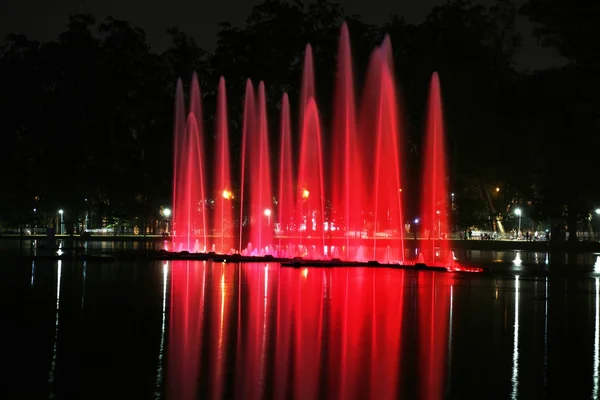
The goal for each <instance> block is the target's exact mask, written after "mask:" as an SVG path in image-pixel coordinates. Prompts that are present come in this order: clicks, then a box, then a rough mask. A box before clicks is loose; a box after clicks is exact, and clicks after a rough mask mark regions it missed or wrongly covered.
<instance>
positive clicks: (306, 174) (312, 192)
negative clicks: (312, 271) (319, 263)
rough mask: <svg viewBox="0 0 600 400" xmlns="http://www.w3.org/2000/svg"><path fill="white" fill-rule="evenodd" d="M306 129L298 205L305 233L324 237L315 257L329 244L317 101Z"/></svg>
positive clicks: (312, 102)
mask: <svg viewBox="0 0 600 400" xmlns="http://www.w3.org/2000/svg"><path fill="white" fill-rule="evenodd" d="M302 126H303V129H302V133H301V136H300V140H301V143H302V144H301V148H300V171H299V178H298V184H299V188H298V191H297V197H296V198H297V204H298V211H299V213H300V225H301V228H300V229H302V225H303V226H304V234H305V235H307V236H312V235H315V236H319V237H321V238H322V243H321V247H320V248H319V249H318V250H314V251H313V249H311V250H309V254H311V258H313V257H314V258H320V257H322V256H323V251H322V249H324V247H325V231H324V229H323V226H324V225H323V224H324V221H325V218H324V216H325V203H324V197H325V193H324V182H323V164H322V163H323V153H322V149H321V143H322V141H321V125H320V121H319V112H318V110H317V103H315V100H314V99H312V98H311V99H309V100H308V103H307V105H306V111H305V114H304V123H303V125H302Z"/></svg>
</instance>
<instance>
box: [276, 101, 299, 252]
mask: <svg viewBox="0 0 600 400" xmlns="http://www.w3.org/2000/svg"><path fill="white" fill-rule="evenodd" d="M290 125H291V124H290V102H289V99H288V95H287V93H284V94H283V98H282V100H281V139H280V140H281V143H280V150H279V198H278V219H279V232H278V236H279V251H278V252H279V255H280V256H288V257H291V256H293V254H287V252H282V251H283V247H282V246H284V247H286V248H289V245H290V244H292V243H291V242H290V234H291V233H292V232H295V229H294V228H295V225H294V180H293V171H292V135H291V128H290ZM282 237H285V238H286V239H285V241H282Z"/></svg>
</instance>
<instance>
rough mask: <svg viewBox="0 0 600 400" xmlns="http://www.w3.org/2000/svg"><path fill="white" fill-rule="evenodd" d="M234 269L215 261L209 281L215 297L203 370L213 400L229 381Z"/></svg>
mask: <svg viewBox="0 0 600 400" xmlns="http://www.w3.org/2000/svg"><path fill="white" fill-rule="evenodd" d="M235 272H236V271H235V269H234V268H231V266H228V265H226V264H224V263H222V264H214V265H213V274H212V279H211V280H210V292H211V293H212V296H213V299H214V300H213V303H214V307H213V308H212V310H211V311H212V312H211V313H210V315H211V320H210V323H209V325H210V327H211V329H210V331H209V335H210V338H211V341H212V346H208V348H207V349H206V351H207V353H208V356H209V358H208V360H209V362H208V365H209V366H210V367H209V368H207V370H206V371H204V373H205V374H207V375H209V376H210V378H209V387H210V393H211V396H210V398H213V399H221V398H223V392H224V389H225V387H226V386H228V385H229V384H230V383H229V382H228V379H227V378H228V377H227V375H226V360H227V356H228V354H227V352H228V342H229V337H230V335H231V334H232V332H231V320H230V318H229V315H230V314H231V307H232V302H233V293H232V292H231V287H232V282H234V279H235V275H236V274H235ZM215 297H216V298H215ZM198 311H200V310H198Z"/></svg>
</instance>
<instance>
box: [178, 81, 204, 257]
mask: <svg viewBox="0 0 600 400" xmlns="http://www.w3.org/2000/svg"><path fill="white" fill-rule="evenodd" d="M191 87H192V89H191V93H190V113H189V115H188V119H187V124H186V127H185V131H183V132H182V131H181V129H180V128H179V126H177V127H176V130H177V131H176V132H175V140H176V141H177V144H176V145H175V152H176V154H175V155H174V157H175V165H176V170H175V171H174V174H175V176H174V180H175V191H174V195H173V210H174V213H173V226H174V233H175V236H174V237H173V245H174V248H175V249H177V250H186V251H195V252H197V251H204V250H205V249H206V245H207V243H206V207H205V205H206V204H205V199H206V196H205V192H204V185H205V183H204V138H203V130H202V123H201V121H202V105H201V97H200V86H199V84H198V77H197V76H196V74H194V75H193V77H192V85H191ZM179 101H180V99H178V100H177V102H178V106H179ZM178 106H176V107H178ZM176 118H177V120H179V118H180V117H178V116H176ZM179 124H180V121H178V122H176V125H179ZM182 134H183V136H181V135H182Z"/></svg>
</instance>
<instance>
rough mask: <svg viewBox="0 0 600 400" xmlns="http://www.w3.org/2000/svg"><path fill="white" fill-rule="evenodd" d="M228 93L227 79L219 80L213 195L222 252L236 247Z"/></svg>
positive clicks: (216, 229) (219, 245)
mask: <svg viewBox="0 0 600 400" xmlns="http://www.w3.org/2000/svg"><path fill="white" fill-rule="evenodd" d="M227 123H228V121H227V94H226V89H225V79H224V78H223V77H221V79H220V80H219V91H218V96H217V121H216V134H215V136H216V138H217V149H216V150H217V151H216V157H215V161H214V165H215V168H214V171H215V180H214V182H213V189H212V190H211V195H212V196H213V198H214V200H215V212H214V214H213V221H212V227H213V232H219V233H220V240H218V239H217V240H215V242H217V243H219V244H218V245H217V246H216V248H217V249H218V250H217V251H219V252H221V253H229V252H231V249H232V248H233V247H234V236H233V235H234V231H233V218H232V207H231V202H232V200H233V198H234V196H233V189H232V187H231V186H232V185H231V173H230V170H229V164H230V162H231V160H230V158H229V131H228V129H227Z"/></svg>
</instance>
